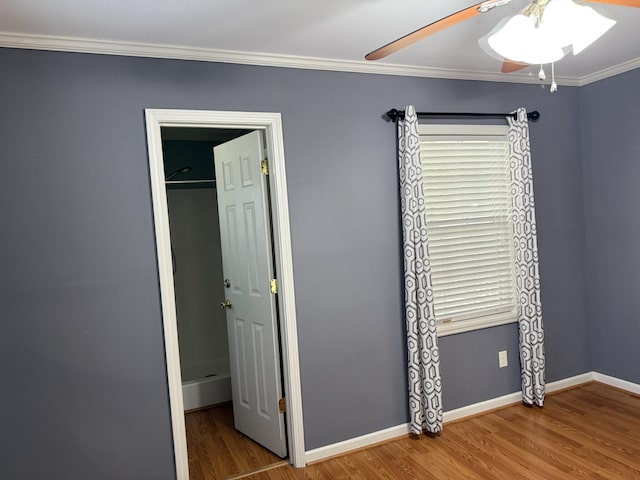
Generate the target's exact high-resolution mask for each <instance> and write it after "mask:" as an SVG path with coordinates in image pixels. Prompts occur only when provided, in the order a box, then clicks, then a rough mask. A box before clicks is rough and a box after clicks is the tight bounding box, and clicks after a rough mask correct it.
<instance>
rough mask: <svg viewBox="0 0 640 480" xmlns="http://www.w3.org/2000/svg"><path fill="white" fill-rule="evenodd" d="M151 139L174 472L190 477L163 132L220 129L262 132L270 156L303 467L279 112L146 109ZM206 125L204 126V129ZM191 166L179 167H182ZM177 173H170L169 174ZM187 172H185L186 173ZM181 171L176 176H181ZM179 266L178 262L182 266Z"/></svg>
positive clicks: (295, 452)
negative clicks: (174, 461)
mask: <svg viewBox="0 0 640 480" xmlns="http://www.w3.org/2000/svg"><path fill="white" fill-rule="evenodd" d="M146 120H147V140H148V148H149V162H150V173H151V186H152V194H153V209H154V220H155V231H156V232H155V233H156V245H157V255H158V266H159V271H160V287H161V297H162V307H163V326H164V333H165V347H166V348H165V351H166V356H167V377H168V383H169V398H170V404H171V416H172V425H173V440H174V452H175V459H176V473H177V478H178V479H179V480H187V479H188V478H189V473H188V460H187V451H186V433H185V421H184V416H183V408H184V400H185V399H184V397H183V392H182V375H181V371H180V356H179V348H178V340H177V338H178V335H177V330H178V328H177V318H176V304H175V292H174V276H173V274H174V271H173V270H174V260H177V261H178V262H179V260H178V259H175V258H172V254H171V243H170V236H169V216H168V213H167V212H168V210H167V195H166V191H165V178H166V176H167V172H166V171H165V164H164V158H163V150H162V140H163V138H162V132H163V131H164V132H165V135H166V132H169V131H172V132H173V133H174V134H176V133H177V134H179V133H180V130H181V129H183V130H182V133H184V134H188V131H189V130H190V131H191V132H197V131H200V132H204V133H207V131H208V132H209V133H211V132H214V131H216V132H218V131H219V132H222V133H225V132H226V133H227V134H228V135H229V136H233V135H234V134H236V133H237V132H238V131H245V132H246V131H258V132H260V133H261V136H262V138H263V139H264V141H265V147H266V151H267V153H268V157H269V163H270V164H269V176H268V177H267V178H268V185H269V190H270V194H269V200H270V203H271V205H272V221H273V247H274V248H273V255H274V263H275V270H276V271H277V282H278V291H277V296H276V304H277V310H278V312H279V316H280V335H279V341H280V344H281V347H282V377H283V380H284V396H285V398H286V401H285V402H283V403H286V413H285V414H284V415H285V418H286V424H287V446H288V451H289V459H290V462H291V463H292V464H293V465H294V466H296V467H301V466H304V464H305V461H304V440H303V430H302V405H301V395H300V382H299V366H298V350H297V333H296V322H295V320H296V319H295V297H294V291H293V272H292V265H291V244H290V235H289V222H288V203H287V192H286V177H285V165H284V152H283V147H282V128H281V121H280V115H279V114H270V113H244V112H206V111H184V110H146ZM203 129H206V130H203ZM187 166H188V165H184V166H182V167H179V168H177V169H176V170H175V171H180V170H181V169H184V168H185V167H187ZM171 173H173V172H170V174H171ZM183 173H186V172H183ZM179 175H180V174H176V175H174V178H175V179H176V180H177V179H178V176H179ZM178 268H179V267H178Z"/></svg>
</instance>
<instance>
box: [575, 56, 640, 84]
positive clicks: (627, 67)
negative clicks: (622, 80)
mask: <svg viewBox="0 0 640 480" xmlns="http://www.w3.org/2000/svg"><path fill="white" fill-rule="evenodd" d="M639 67H640V58H634V59H633V60H629V61H628V62H624V63H621V64H619V65H614V66H613V67H607V68H603V69H602V70H599V71H597V72H594V73H591V74H589V75H585V76H584V77H581V78H580V83H579V85H578V86H580V87H581V86H583V85H589V84H590V83H593V82H597V81H598V80H604V79H605V78H609V77H613V76H614V75H620V74H621V73H625V72H629V71H631V70H635V69H636V68H639Z"/></svg>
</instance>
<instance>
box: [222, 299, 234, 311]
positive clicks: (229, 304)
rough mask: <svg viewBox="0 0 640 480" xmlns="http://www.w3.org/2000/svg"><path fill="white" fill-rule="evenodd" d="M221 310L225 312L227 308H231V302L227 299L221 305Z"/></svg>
mask: <svg viewBox="0 0 640 480" xmlns="http://www.w3.org/2000/svg"><path fill="white" fill-rule="evenodd" d="M220 308H221V309H222V310H224V309H225V308H231V300H229V299H226V300H225V301H224V302H222V303H221V304H220Z"/></svg>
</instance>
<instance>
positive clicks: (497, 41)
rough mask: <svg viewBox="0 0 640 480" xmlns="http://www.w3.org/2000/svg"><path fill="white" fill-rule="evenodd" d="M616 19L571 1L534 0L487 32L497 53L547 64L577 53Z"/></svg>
mask: <svg viewBox="0 0 640 480" xmlns="http://www.w3.org/2000/svg"><path fill="white" fill-rule="evenodd" d="M615 23H616V21H615V20H611V19H609V18H607V17H604V16H602V15H600V14H599V13H598V12H596V11H595V10H594V9H592V8H590V7H587V6H584V5H578V4H577V3H575V2H574V1H573V0H535V1H534V2H533V3H531V4H529V5H527V6H526V7H525V8H524V9H523V10H522V11H521V12H520V13H519V14H518V15H515V16H514V17H511V18H510V19H508V20H506V21H503V22H501V23H499V24H498V25H497V26H496V28H495V29H494V30H493V32H492V33H490V34H489V35H488V39H487V41H488V44H489V46H490V47H491V49H492V50H494V51H495V52H496V53H497V54H498V55H500V56H501V57H504V58H506V59H509V60H511V61H513V62H521V63H528V64H533V65H535V64H540V65H543V64H547V63H553V62H557V61H558V60H560V59H561V58H563V57H564V56H565V55H566V54H567V53H569V52H570V51H573V54H574V55H577V54H579V53H580V52H582V51H583V50H584V49H585V48H587V47H588V46H589V45H591V44H592V43H593V42H595V41H596V40H597V39H598V38H600V37H601V36H602V35H603V34H604V33H605V32H606V31H607V30H609V29H610V28H611V27H613V26H614V25H615Z"/></svg>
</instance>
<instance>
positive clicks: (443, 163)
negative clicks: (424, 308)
mask: <svg viewBox="0 0 640 480" xmlns="http://www.w3.org/2000/svg"><path fill="white" fill-rule="evenodd" d="M507 133H508V128H507V126H495V125H477V126H473V125H421V126H420V157H421V162H422V167H423V171H422V174H423V179H424V193H425V205H426V216H427V227H428V232H429V256H430V261H431V276H432V284H433V297H434V309H435V316H436V321H437V323H438V334H440V335H443V334H444V335H446V334H451V333H458V332H462V331H468V330H474V329H477V328H485V327H489V326H494V325H501V324H504V323H509V322H514V321H515V320H516V293H515V279H514V253H513V228H512V223H511V211H512V203H511V202H512V200H511V192H510V190H511V189H510V185H511V173H510V169H509V145H508V142H507Z"/></svg>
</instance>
